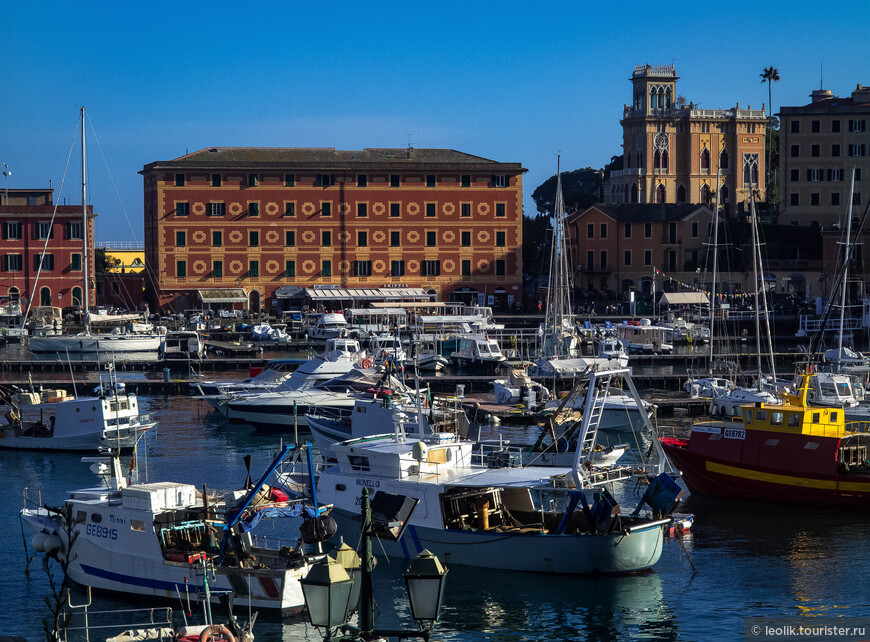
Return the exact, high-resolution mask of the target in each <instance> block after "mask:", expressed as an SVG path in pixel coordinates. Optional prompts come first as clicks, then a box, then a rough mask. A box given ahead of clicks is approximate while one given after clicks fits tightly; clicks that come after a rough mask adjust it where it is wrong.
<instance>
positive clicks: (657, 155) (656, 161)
mask: <svg viewBox="0 0 870 642" xmlns="http://www.w3.org/2000/svg"><path fill="white" fill-rule="evenodd" d="M661 168H662V153H661V152H660V151H659V150H656V151H655V152H653V169H661Z"/></svg>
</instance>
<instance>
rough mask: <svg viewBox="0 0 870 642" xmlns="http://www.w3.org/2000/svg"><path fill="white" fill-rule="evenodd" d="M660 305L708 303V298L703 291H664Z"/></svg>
mask: <svg viewBox="0 0 870 642" xmlns="http://www.w3.org/2000/svg"><path fill="white" fill-rule="evenodd" d="M659 304H660V305H709V304H710V299H709V298H708V297H707V295H706V294H705V293H704V292H665V293H664V294H663V295H662V298H661V300H660V301H659Z"/></svg>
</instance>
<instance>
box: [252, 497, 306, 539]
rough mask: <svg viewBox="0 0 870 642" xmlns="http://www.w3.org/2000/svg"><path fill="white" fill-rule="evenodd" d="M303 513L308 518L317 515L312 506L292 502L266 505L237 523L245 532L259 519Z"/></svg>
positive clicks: (254, 526) (294, 515) (253, 526)
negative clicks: (292, 503)
mask: <svg viewBox="0 0 870 642" xmlns="http://www.w3.org/2000/svg"><path fill="white" fill-rule="evenodd" d="M303 513H305V515H306V517H308V518H314V517H316V516H317V515H316V514H315V512H314V509H313V508H311V507H309V506H303V505H302V504H294V505H292V506H267V507H266V508H261V509H260V510H258V511H257V512H255V513H254V514H253V515H251V517H250V518H249V519H247V520H242V521H240V522H239V525H240V526H241V527H242V530H243V531H244V532H245V533H247V532H248V531H252V530H254V529H255V528H256V527H257V524H259V523H260V520H261V519H276V518H278V517H299V516H300V515H302V514H303Z"/></svg>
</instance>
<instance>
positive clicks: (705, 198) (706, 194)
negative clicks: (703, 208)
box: [701, 184, 710, 203]
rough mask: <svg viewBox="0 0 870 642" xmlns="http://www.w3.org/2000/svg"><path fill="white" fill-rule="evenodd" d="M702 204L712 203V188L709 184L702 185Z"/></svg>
mask: <svg viewBox="0 0 870 642" xmlns="http://www.w3.org/2000/svg"><path fill="white" fill-rule="evenodd" d="M701 202H702V203H709V202H710V186H709V185H707V184H704V185H701Z"/></svg>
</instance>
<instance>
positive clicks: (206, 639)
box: [199, 624, 236, 642]
mask: <svg viewBox="0 0 870 642" xmlns="http://www.w3.org/2000/svg"><path fill="white" fill-rule="evenodd" d="M213 640H228V641H229V642H236V636H235V635H233V633H232V631H230V630H229V629H228V628H227V627H225V626H224V625H217V624H212V625H211V626H207V627H206V628H204V629H203V630H202V633H200V634H199V642H212V641H213Z"/></svg>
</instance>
